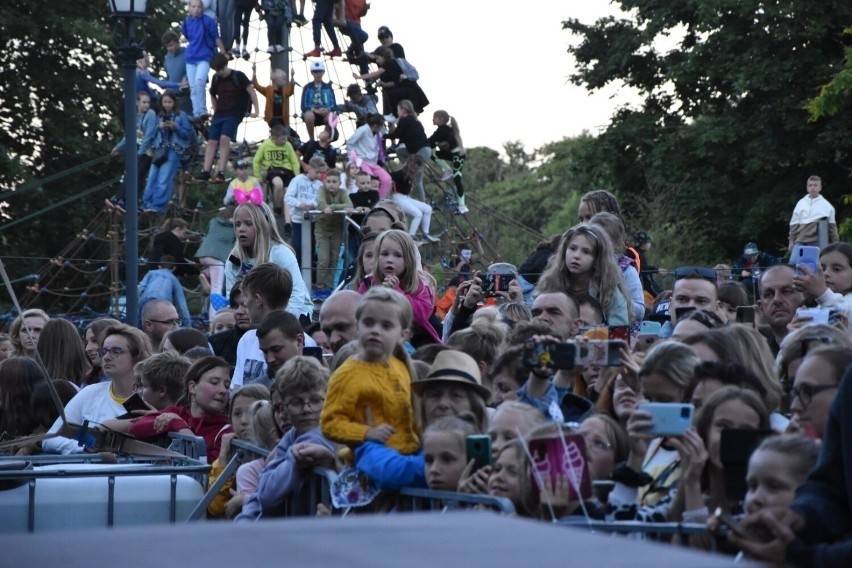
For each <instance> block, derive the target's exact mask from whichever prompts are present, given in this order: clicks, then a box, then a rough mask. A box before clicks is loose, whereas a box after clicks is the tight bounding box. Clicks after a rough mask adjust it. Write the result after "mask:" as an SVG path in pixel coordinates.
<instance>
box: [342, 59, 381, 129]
mask: <svg viewBox="0 0 852 568" xmlns="http://www.w3.org/2000/svg"><path fill="white" fill-rule="evenodd" d="M368 70H369V69H367V70H364V71H362V72H363V73H366V72H367V71H368ZM346 97H347V98H346V102H344V103H343V104H342V105H341V112H352V113H355V128H359V127H361V126H364V125H365V124H366V123H367V117H368V116H370V115H371V114H379V109H378V108H377V107H376V95H373V94H367V95H365V94H364V93H363V92H362V91H361V87H359V86H358V84H357V83H353V84H351V85H349V86H348V87H346Z"/></svg>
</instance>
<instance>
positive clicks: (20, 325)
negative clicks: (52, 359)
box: [9, 308, 50, 359]
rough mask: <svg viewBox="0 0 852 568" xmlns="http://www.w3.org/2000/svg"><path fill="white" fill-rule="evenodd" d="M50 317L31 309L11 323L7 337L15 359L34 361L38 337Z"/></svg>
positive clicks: (41, 311) (42, 311)
mask: <svg viewBox="0 0 852 568" xmlns="http://www.w3.org/2000/svg"><path fill="white" fill-rule="evenodd" d="M48 320H50V316H49V315H47V313H46V312H45V311H44V310H39V309H37V308H33V309H30V310H24V313H22V314H21V315H19V316H18V317H16V318H15V319H14V321H12V325H11V326H10V327H9V337H10V338H11V340H12V354H13V355H15V356H16V357H29V358H30V359H35V352H36V344H37V343H38V336H39V335H41V330H42V329H43V328H44V325H45V324H46V323H47V322H48Z"/></svg>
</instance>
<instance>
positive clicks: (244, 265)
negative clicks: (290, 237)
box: [225, 202, 314, 321]
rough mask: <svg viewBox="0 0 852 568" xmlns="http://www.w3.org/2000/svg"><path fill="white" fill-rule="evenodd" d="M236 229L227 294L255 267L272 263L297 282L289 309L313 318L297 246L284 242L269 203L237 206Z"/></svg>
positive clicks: (228, 265)
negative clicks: (294, 249)
mask: <svg viewBox="0 0 852 568" xmlns="http://www.w3.org/2000/svg"><path fill="white" fill-rule="evenodd" d="M234 232H235V233H236V235H237V242H236V245H235V246H234V248H233V250H232V251H231V255H230V259H229V260H228V262H227V263H226V266H225V291H226V293H227V294H229V295H230V293H231V289H232V288H233V287H234V284H235V283H236V282H237V280H238V279H242V278H243V277H245V275H246V274H248V273H249V271H251V269H252V268H254V267H255V266H257V265H259V264H263V263H265V262H272V263H274V264H277V265H278V266H280V267H281V268H283V269H284V270H286V271H287V272H288V273H289V274H290V278H291V279H292V281H293V291H292V293H291V294H290V298H289V300H288V301H287V311H289V312H290V313H292V314H293V315H295V316H296V317H299V318H303V317H304V318H310V315H311V314H312V313H313V310H314V303H313V301H312V300H311V295H310V293H309V292H308V288H307V286H305V281H304V280H303V279H302V273H301V272H300V271H299V264H298V263H297V262H296V255H295V254H294V252H293V249H292V248H291V247H290V245H288V244H286V243H284V241H283V240H282V239H281V236H280V235H279V234H278V229H276V228H275V224H274V221H273V214H272V209H270V207H269V205H267V204H266V203H261V204H260V205H255V204H254V203H251V202H249V203H243V204H242V205H240V206H239V207H237V208H236V209H235V210H234ZM308 321H310V319H308Z"/></svg>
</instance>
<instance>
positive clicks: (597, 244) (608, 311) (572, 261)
mask: <svg viewBox="0 0 852 568" xmlns="http://www.w3.org/2000/svg"><path fill="white" fill-rule="evenodd" d="M544 292H563V293H565V294H568V295H576V294H589V295H590V296H592V297H593V298H595V299H596V300H597V301H598V302H599V303H600V304H601V307H602V308H603V312H604V318H605V320H606V321H605V323H606V324H607V325H610V326H613V325H628V324H629V323H630V321H631V320H632V318H633V309H632V307H631V306H630V304H629V303H628V302H627V298H628V297H629V296H628V292H627V288H626V287H625V285H624V279H623V278H622V276H621V269H619V268H618V264H617V263H616V262H615V252H614V251H613V249H612V244H611V243H610V241H609V237H607V236H606V234H605V233H604V232H603V230H601V229H600V228H599V227H596V226H594V225H584V224H583V225H577V226H575V227H571V228H570V229H568V230H567V231H565V233H564V234H563V235H562V238H561V239H560V241H559V247H558V248H557V249H556V254H554V255H553V256H552V257H551V258H550V260H549V261H548V263H547V268H545V270H544V274H542V275H541V278H540V279H539V281H538V286H536V293H537V294H541V293H544Z"/></svg>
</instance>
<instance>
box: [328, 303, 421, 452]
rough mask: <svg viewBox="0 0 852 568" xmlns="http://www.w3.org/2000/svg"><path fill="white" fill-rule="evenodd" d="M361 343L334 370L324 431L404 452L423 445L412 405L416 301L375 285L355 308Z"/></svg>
mask: <svg viewBox="0 0 852 568" xmlns="http://www.w3.org/2000/svg"><path fill="white" fill-rule="evenodd" d="M355 317H356V320H357V334H358V340H357V341H358V347H357V349H356V352H355V354H354V355H353V356H352V357H350V358H349V359H348V360H347V361H346V362H345V363H343V365H341V366H340V367H339V368H338V369H337V370H336V371H335V372H334V374H333V375H332V376H331V379H330V380H329V385H328V394H327V396H326V400H325V405H324V406H323V409H322V415H321V417H320V426H321V427H322V433H323V435H324V436H325V437H326V438H328V439H329V440H332V441H334V442H338V443H340V444H346V445H348V446H351V447H355V446H359V445H361V444H363V443H364V442H367V441H370V440H372V441H376V442H380V443H382V444H385V445H386V446H387V447H389V448H393V449H395V450H397V451H399V452H400V453H403V454H412V453H414V452H416V451H417V450H418V448H419V447H420V439H419V436H418V433H417V425H416V420H415V418H414V411H413V410H412V406H411V379H412V377H414V376H415V373H414V370H413V368H412V364H411V358H410V357H409V356H408V352H407V351H406V350H405V348H404V347H403V345H402V342H403V341H404V340H405V339H407V338H408V336H409V335H410V334H411V331H410V329H411V317H412V316H411V304H410V303H409V302H408V301H406V299H405V297H404V296H403V295H402V294H400V293H399V292H396V291H394V290H392V289H389V288H385V287H376V288H374V289H372V290H370V291H369V292H368V293H367V294H366V295H365V296H364V298H363V299H362V300H361V303H360V304H358V309H357V310H356V312H355Z"/></svg>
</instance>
